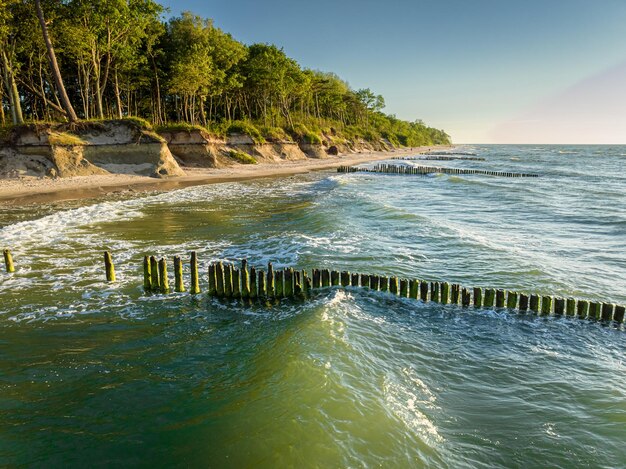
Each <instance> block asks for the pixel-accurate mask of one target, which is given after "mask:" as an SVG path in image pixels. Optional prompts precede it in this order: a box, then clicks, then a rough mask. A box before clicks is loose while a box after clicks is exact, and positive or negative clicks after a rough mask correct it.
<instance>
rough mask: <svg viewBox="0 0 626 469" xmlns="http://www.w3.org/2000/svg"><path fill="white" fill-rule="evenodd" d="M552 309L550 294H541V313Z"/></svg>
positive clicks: (545, 313) (544, 313)
mask: <svg viewBox="0 0 626 469" xmlns="http://www.w3.org/2000/svg"><path fill="white" fill-rule="evenodd" d="M551 311H552V297H551V296H542V297H541V314H542V315H547V314H550V312H551Z"/></svg>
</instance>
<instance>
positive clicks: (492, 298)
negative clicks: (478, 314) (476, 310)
mask: <svg viewBox="0 0 626 469" xmlns="http://www.w3.org/2000/svg"><path fill="white" fill-rule="evenodd" d="M495 304H496V291H495V290H494V289H493V288H486V289H485V301H484V302H483V306H484V307H485V308H493V306H494V305H495Z"/></svg>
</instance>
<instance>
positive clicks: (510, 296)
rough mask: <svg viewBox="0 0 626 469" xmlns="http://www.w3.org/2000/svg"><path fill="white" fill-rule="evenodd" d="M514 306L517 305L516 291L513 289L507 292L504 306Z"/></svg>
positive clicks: (511, 307)
mask: <svg viewBox="0 0 626 469" xmlns="http://www.w3.org/2000/svg"><path fill="white" fill-rule="evenodd" d="M516 306H517V293H516V292H514V291H510V292H507V294H506V307H507V308H509V309H515V307H516Z"/></svg>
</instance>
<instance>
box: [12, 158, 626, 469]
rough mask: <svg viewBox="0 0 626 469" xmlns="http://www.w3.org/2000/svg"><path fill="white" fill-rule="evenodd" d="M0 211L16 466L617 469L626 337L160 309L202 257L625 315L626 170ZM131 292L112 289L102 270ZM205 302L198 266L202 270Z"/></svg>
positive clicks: (292, 307)
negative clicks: (437, 285) (387, 278)
mask: <svg viewBox="0 0 626 469" xmlns="http://www.w3.org/2000/svg"><path fill="white" fill-rule="evenodd" d="M464 150H466V151H470V152H475V153H478V154H479V155H480V156H481V157H484V158H486V159H487V161H485V162H480V161H449V162H447V161H437V162H436V165H437V166H446V165H447V166H451V167H463V168H481V167H485V166H489V168H490V169H493V170H495V171H516V172H533V173H539V174H541V177H540V178H538V179H532V180H523V179H507V178H492V177H485V176H474V175H440V176H438V177H420V176H415V177H410V176H407V177H402V176H393V175H373V174H341V175H339V174H337V173H331V172H322V173H315V174H309V175H303V176H297V177H290V178H284V179H275V180H263V181H251V182H246V183H229V184H219V185H209V186H200V187H192V188H188V189H184V190H179V191H174V192H169V193H162V194H155V193H153V194H147V195H144V196H141V197H139V198H132V199H131V198H127V197H124V196H117V198H114V199H113V198H112V199H110V200H91V201H82V202H67V203H57V204H54V205H50V206H39V207H0V244H1V246H0V247H9V248H11V250H12V251H13V253H14V258H15V263H16V266H17V267H18V271H17V272H16V273H15V274H13V275H10V276H9V275H6V274H4V273H2V274H0V344H1V345H2V352H1V353H0V356H1V357H2V360H0V375H1V376H2V377H3V379H2V380H0V421H1V422H2V427H3V430H4V431H2V432H0V465H2V466H19V465H46V466H62V465H63V466H66V465H73V466H83V465H84V464H85V463H86V462H87V461H97V462H98V463H99V464H102V465H131V464H133V465H137V464H140V465H145V466H150V465H157V466H170V465H181V464H184V465H190V466H217V467H277V466H290V467H293V466H298V467H373V466H384V467H421V466H430V467H451V468H453V467H454V468H455V467H487V466H502V467H563V468H566V467H573V466H576V467H620V466H623V463H624V461H626V449H625V447H624V444H623V441H624V438H626V358H625V355H624V350H625V347H626V335H625V333H624V331H623V330H620V329H616V328H610V327H606V326H603V325H601V324H596V323H591V322H587V321H577V320H572V319H568V318H554V317H549V318H544V317H536V316H532V315H522V314H513V313H510V312H504V311H496V310H492V311H488V310H474V309H463V308H460V307H459V306H452V305H446V306H443V305H436V304H432V303H428V304H425V303H422V302H415V301H412V300H408V299H399V298H392V297H391V296H389V295H386V294H383V293H375V292H367V291H359V290H357V289H351V288H348V289H332V290H327V291H320V292H318V293H315V295H314V297H313V298H312V299H311V301H307V302H303V301H295V300H285V301H282V302H280V303H274V304H269V303H268V304H262V303H258V304H254V305H244V304H241V303H237V302H223V301H217V300H215V299H211V298H209V297H208V296H207V295H206V293H202V294H200V295H197V296H191V295H187V294H170V295H167V296H165V295H151V296H145V295H144V294H143V292H142V288H141V285H142V278H141V266H142V259H143V256H144V255H146V254H154V255H157V256H167V257H168V258H169V259H170V260H171V257H172V256H174V255H182V256H184V258H185V259H188V253H189V252H190V251H192V250H194V251H196V252H197V253H198V255H199V258H200V264H201V265H200V269H201V272H202V273H203V278H202V282H201V287H202V288H203V289H204V290H206V282H205V279H204V272H206V269H207V266H208V264H209V262H212V261H214V260H218V259H221V260H230V261H239V260H241V259H243V258H247V259H248V261H249V263H250V265H252V266H255V267H256V268H263V267H264V265H265V264H266V263H267V262H268V261H272V262H273V263H274V265H275V267H277V268H280V267H283V266H293V267H297V268H307V269H310V268H312V267H328V268H334V269H336V270H349V271H351V272H364V273H379V274H394V275H399V276H403V277H410V278H423V279H429V280H446V281H450V282H459V283H463V284H465V285H476V286H489V287H499V288H505V289H515V290H521V291H536V292H538V293H550V294H554V295H560V296H576V297H584V298H588V299H593V300H596V299H600V300H603V301H611V302H616V303H622V304H623V303H626V251H624V239H626V176H624V175H623V171H622V169H623V163H624V158H623V155H624V154H626V148H624V147H580V148H578V147H538V146H474V147H467V148H464ZM106 249H108V250H111V251H112V252H113V256H114V260H115V263H116V270H117V278H118V281H117V282H116V283H114V284H107V283H106V282H105V281H104V275H103V271H102V258H101V257H102V251H103V250H106ZM185 276H186V278H189V266H188V265H185Z"/></svg>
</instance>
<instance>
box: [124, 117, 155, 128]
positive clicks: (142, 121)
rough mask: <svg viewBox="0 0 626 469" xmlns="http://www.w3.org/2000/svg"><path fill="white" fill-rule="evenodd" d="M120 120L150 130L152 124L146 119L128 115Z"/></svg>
mask: <svg viewBox="0 0 626 469" xmlns="http://www.w3.org/2000/svg"><path fill="white" fill-rule="evenodd" d="M122 121H123V122H129V123H132V124H135V125H136V126H137V127H139V128H140V129H142V130H152V124H151V123H150V122H148V121H147V120H146V119H143V118H141V117H135V116H128V117H124V118H122Z"/></svg>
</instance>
